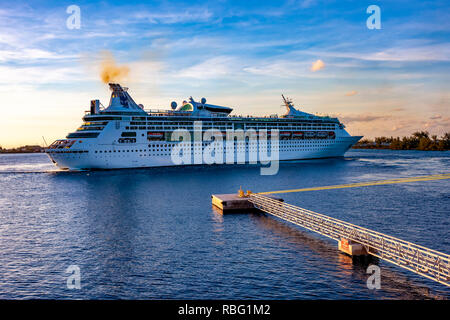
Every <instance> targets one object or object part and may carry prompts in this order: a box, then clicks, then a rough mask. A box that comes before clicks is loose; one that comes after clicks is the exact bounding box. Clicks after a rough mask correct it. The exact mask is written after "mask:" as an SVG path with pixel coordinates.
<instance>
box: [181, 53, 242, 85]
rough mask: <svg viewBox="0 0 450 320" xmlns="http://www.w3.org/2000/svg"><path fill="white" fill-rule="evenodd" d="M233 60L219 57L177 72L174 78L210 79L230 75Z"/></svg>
mask: <svg viewBox="0 0 450 320" xmlns="http://www.w3.org/2000/svg"><path fill="white" fill-rule="evenodd" d="M233 68H234V67H233V58H231V57H227V56H219V57H214V58H211V59H208V60H206V61H204V62H201V63H199V64H196V65H194V66H192V67H188V68H185V69H182V70H180V71H178V72H177V73H176V74H175V77H181V78H195V79H199V80H201V79H212V78H219V77H221V76H226V75H229V74H232V73H233V72H232V69H233Z"/></svg>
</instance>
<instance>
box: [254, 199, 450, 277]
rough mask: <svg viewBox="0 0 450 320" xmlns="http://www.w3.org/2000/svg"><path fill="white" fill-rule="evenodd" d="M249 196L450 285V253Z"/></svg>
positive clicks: (292, 219)
mask: <svg viewBox="0 0 450 320" xmlns="http://www.w3.org/2000/svg"><path fill="white" fill-rule="evenodd" d="M248 200H249V201H250V202H251V203H253V204H254V205H255V207H256V208H258V209H259V210H262V211H264V212H266V213H268V214H271V215H273V216H276V217H278V218H280V219H283V220H286V221H288V222H291V223H294V224H296V225H298V226H301V227H303V228H306V229H309V230H311V231H314V232H317V233H319V234H321V235H324V236H326V237H329V238H331V239H334V240H336V241H340V240H341V239H347V240H350V241H352V242H355V243H359V244H361V245H363V246H364V248H365V249H366V251H367V253H368V254H371V255H373V256H376V257H378V258H380V259H383V260H386V261H388V262H390V263H393V264H395V265H397V266H400V267H402V268H405V269H408V270H410V271H412V272H415V273H417V274H419V275H422V276H424V277H426V278H428V279H431V280H434V281H437V282H439V283H442V284H444V285H447V286H450V255H448V254H445V253H442V252H439V251H436V250H432V249H429V248H426V247H423V246H420V245H417V244H414V243H411V242H408V241H404V240H401V239H398V238H395V237H392V236H389V235H386V234H383V233H380V232H376V231H373V230H370V229H366V228H363V227H360V226H357V225H354V224H351V223H348V222H345V221H342V220H339V219H335V218H332V217H328V216H326V215H323V214H320V213H317V212H314V211H310V210H307V209H303V208H300V207H296V206H293V205H290V204H288V203H285V202H280V201H278V200H276V199H271V198H269V197H266V196H263V195H260V194H250V196H249V198H248Z"/></svg>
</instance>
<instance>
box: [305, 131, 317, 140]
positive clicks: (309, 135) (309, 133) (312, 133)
mask: <svg viewBox="0 0 450 320" xmlns="http://www.w3.org/2000/svg"><path fill="white" fill-rule="evenodd" d="M315 136H316V132H315V131H306V132H305V138H314V137H315Z"/></svg>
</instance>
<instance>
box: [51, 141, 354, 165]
mask: <svg viewBox="0 0 450 320" xmlns="http://www.w3.org/2000/svg"><path fill="white" fill-rule="evenodd" d="M360 138H361V137H359V136H356V137H354V136H348V137H337V138H336V139H335V140H320V139H311V140H297V141H290V140H281V141H280V142H279V160H280V161H287V160H302V159H318V158H331V157H342V156H344V154H345V152H346V151H347V150H348V149H349V148H350V147H351V146H352V145H353V144H355V143H356V142H357V141H358V140H359V139H360ZM170 144H171V143H167V142H155V143H153V145H161V146H164V145H168V146H169V145H170ZM156 150H158V151H156ZM170 150H171V148H170V147H160V148H155V151H153V148H148V144H135V145H132V146H118V145H98V144H94V145H91V146H89V147H88V148H86V150H85V151H88V152H83V153H72V152H66V153H64V151H62V152H51V153H48V155H49V157H50V159H51V160H52V161H53V162H54V163H55V164H56V165H57V166H58V167H59V168H61V169H65V170H92V169H124V168H145V167H162V166H177V164H175V163H174V162H173V160H172V157H171V151H170ZM95 151H97V153H96V152H95ZM99 151H102V153H99ZM119 151H120V152H119ZM192 153H193V152H192ZM256 155H257V158H258V159H257V161H258V163H259V162H260V158H259V155H258V153H256ZM202 160H203V159H202ZM225 160H226V159H225V156H224V158H223V160H222V163H225ZM219 163H220V162H219ZM236 163H237V155H236V154H235V161H234V162H233V164H236ZM245 163H249V152H248V150H245ZM190 164H191V165H202V164H203V165H206V164H207V163H205V161H204V160H203V161H202V162H201V163H198V161H197V162H195V159H194V155H192V157H191V161H190ZM183 165H186V164H183Z"/></svg>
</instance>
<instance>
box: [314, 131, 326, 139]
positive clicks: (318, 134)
mask: <svg viewBox="0 0 450 320" xmlns="http://www.w3.org/2000/svg"><path fill="white" fill-rule="evenodd" d="M317 137H318V138H326V137H328V132H325V131H319V132H317Z"/></svg>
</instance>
